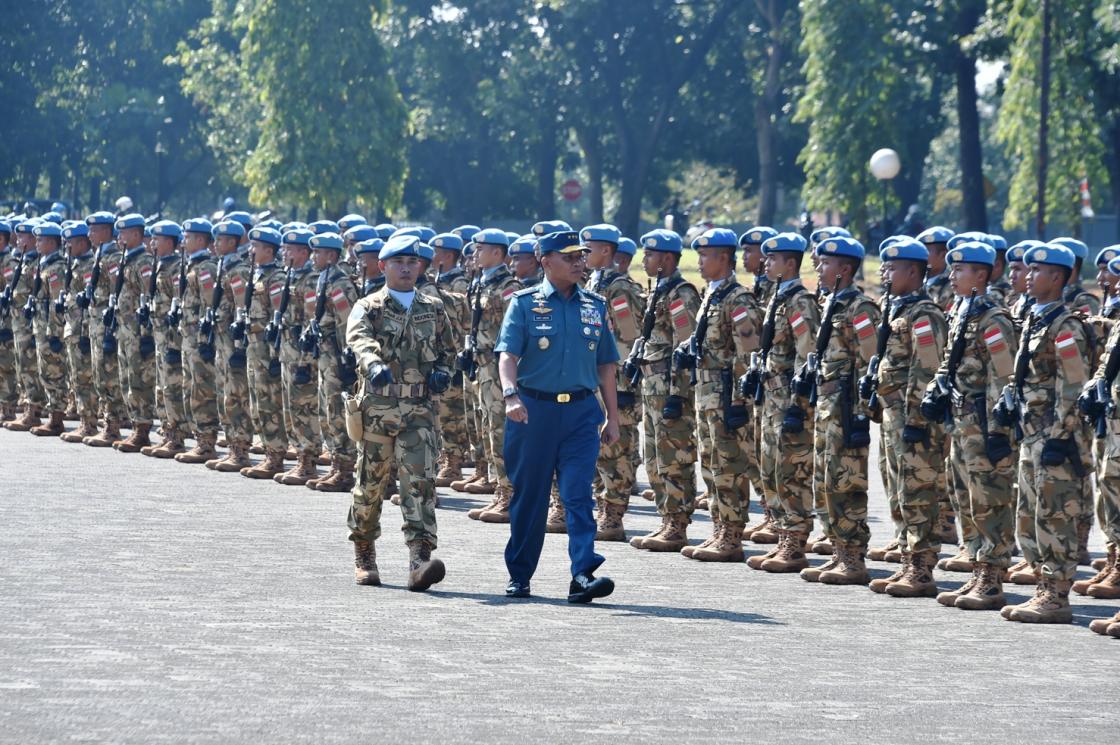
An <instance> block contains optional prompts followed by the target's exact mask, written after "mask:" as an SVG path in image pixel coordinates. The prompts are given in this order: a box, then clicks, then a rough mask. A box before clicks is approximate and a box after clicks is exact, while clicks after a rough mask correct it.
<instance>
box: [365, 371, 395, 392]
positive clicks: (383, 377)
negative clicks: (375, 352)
mask: <svg viewBox="0 0 1120 745" xmlns="http://www.w3.org/2000/svg"><path fill="white" fill-rule="evenodd" d="M366 380H368V381H369V384H370V385H371V386H373V387H375V388H376V387H379V386H383V385H389V384H390V383H392V382H393V372H392V371H391V370H390V369H389V366H388V365H374V366H373V367H371V368H370V369H369V373H368V374H367V375H366Z"/></svg>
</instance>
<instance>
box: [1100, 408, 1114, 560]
mask: <svg viewBox="0 0 1120 745" xmlns="http://www.w3.org/2000/svg"><path fill="white" fill-rule="evenodd" d="M1103 442H1104V445H1103V446H1102V448H1101V454H1100V458H1098V459H1097V521H1098V522H1099V523H1100V526H1101V531H1102V532H1103V533H1104V537H1105V540H1107V541H1108V542H1109V543H1115V544H1120V427H1118V426H1117V420H1115V419H1112V420H1110V421H1109V435H1108V437H1107V438H1106V439H1105V440H1103Z"/></svg>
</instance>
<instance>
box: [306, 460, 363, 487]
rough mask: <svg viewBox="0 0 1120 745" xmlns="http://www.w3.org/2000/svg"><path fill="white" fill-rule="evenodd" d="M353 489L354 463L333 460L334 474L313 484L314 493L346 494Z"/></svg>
mask: <svg viewBox="0 0 1120 745" xmlns="http://www.w3.org/2000/svg"><path fill="white" fill-rule="evenodd" d="M353 488H354V461H352V460H349V459H348V458H335V462H334V473H332V474H331V475H330V476H328V477H327V478H325V479H319V480H318V481H317V482H315V491H326V492H347V491H350V490H351V489H353Z"/></svg>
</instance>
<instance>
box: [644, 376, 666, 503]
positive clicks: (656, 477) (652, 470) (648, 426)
mask: <svg viewBox="0 0 1120 745" xmlns="http://www.w3.org/2000/svg"><path fill="white" fill-rule="evenodd" d="M655 416H661V410H660V409H658V410H657V412H654V411H653V408H652V407H651V406H650V404H649V403H648V402H647V401H646V400H645V399H644V398H643V400H642V462H643V463H645V466H646V478H648V479H649V488H650V489H653V493H654V494H664V493H665V482H664V480H662V478H661V475H660V474H659V473H658V472H657V447H656V446H655V444H654V443H655V442H656V441H657V440H656V435H655V433H654V431H655V427H654V423H653V420H654V417H655Z"/></svg>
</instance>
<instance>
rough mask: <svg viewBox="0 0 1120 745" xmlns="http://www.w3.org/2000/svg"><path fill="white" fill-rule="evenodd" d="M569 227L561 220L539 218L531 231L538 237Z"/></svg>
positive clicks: (568, 230) (565, 230)
mask: <svg viewBox="0 0 1120 745" xmlns="http://www.w3.org/2000/svg"><path fill="white" fill-rule="evenodd" d="M571 229H572V226H571V225H569V224H568V223H566V222H564V221H563V220H541V221H540V222H539V223H537V224H536V225H534V226H533V230H532V233H533V235H535V236H537V237H540V236H542V235H548V234H549V233H568V232H570V231H571ZM481 242H484V241H475V243H481Z"/></svg>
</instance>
